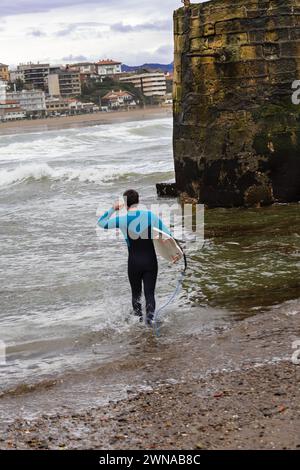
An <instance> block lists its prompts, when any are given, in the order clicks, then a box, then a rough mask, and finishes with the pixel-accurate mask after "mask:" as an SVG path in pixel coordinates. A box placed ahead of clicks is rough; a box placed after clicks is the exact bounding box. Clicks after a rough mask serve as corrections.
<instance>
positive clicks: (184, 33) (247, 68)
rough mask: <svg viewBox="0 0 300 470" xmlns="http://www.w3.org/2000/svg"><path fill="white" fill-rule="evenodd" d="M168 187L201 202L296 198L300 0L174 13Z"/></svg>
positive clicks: (228, 1) (299, 191)
mask: <svg viewBox="0 0 300 470" xmlns="http://www.w3.org/2000/svg"><path fill="white" fill-rule="evenodd" d="M174 28H175V30H174V34H175V65H174V66H175V77H174V157H175V170H176V182H177V187H178V189H179V191H180V192H181V193H187V194H188V195H189V196H191V197H194V198H196V199H197V200H198V201H200V202H202V203H205V204H207V205H209V206H223V207H230V206H247V205H256V204H270V203H272V202H274V201H280V202H291V201H299V200H300V105H299V106H296V105H294V104H292V100H291V97H292V83H293V81H294V80H296V79H300V0H269V1H266V0H212V1H209V2H205V3H200V4H192V5H191V6H190V8H187V9H185V8H180V9H179V10H177V11H176V12H175V13H174Z"/></svg>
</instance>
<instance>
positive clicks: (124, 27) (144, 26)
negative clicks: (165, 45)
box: [110, 20, 172, 33]
mask: <svg viewBox="0 0 300 470" xmlns="http://www.w3.org/2000/svg"><path fill="white" fill-rule="evenodd" d="M171 27H172V24H171V21H169V20H166V21H157V22H155V23H154V22H152V23H141V24H137V25H130V24H124V23H115V24H113V25H111V26H110V29H111V31H114V32H118V33H133V32H141V31H168V30H170V28H171Z"/></svg>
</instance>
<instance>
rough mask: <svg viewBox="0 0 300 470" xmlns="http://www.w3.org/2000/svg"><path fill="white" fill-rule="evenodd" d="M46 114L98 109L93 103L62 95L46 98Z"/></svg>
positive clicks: (52, 114) (78, 112)
mask: <svg viewBox="0 0 300 470" xmlns="http://www.w3.org/2000/svg"><path fill="white" fill-rule="evenodd" d="M46 107H47V115H48V116H57V115H61V114H68V115H70V114H82V113H92V112H95V111H99V107H98V106H96V105H95V104H94V103H82V102H81V101H79V100H76V99H71V98H62V97H49V98H47V99H46Z"/></svg>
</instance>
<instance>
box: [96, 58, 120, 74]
mask: <svg viewBox="0 0 300 470" xmlns="http://www.w3.org/2000/svg"><path fill="white" fill-rule="evenodd" d="M95 65H96V68H97V74H98V75H100V76H103V77H105V76H107V75H117V74H118V73H122V62H116V61H115V60H99V62H96V64H95Z"/></svg>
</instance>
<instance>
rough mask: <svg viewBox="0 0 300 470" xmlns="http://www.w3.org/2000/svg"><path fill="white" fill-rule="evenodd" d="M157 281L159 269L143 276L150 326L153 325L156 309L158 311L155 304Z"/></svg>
mask: <svg viewBox="0 0 300 470" xmlns="http://www.w3.org/2000/svg"><path fill="white" fill-rule="evenodd" d="M156 281H157V268H155V269H154V270H152V271H146V272H145V273H144V274H143V282H144V293H145V298H146V314H147V317H146V321H147V323H148V324H151V322H152V320H153V317H154V314H155V309H156V302H155V286H156Z"/></svg>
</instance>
